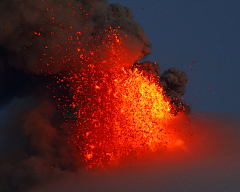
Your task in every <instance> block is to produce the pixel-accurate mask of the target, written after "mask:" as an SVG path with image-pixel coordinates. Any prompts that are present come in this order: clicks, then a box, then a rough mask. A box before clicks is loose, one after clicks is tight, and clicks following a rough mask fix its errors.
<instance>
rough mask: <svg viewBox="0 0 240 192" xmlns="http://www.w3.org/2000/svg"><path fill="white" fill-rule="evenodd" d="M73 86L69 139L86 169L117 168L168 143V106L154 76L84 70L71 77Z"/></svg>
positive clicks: (136, 72)
mask: <svg viewBox="0 0 240 192" xmlns="http://www.w3.org/2000/svg"><path fill="white" fill-rule="evenodd" d="M73 85H74V86H75V88H74V89H73V94H74V100H75V101H74V103H73V106H74V107H75V108H76V111H77V112H76V115H77V119H78V120H77V123H76V126H75V128H74V129H75V130H76V129H77V130H78V131H77V132H75V133H74V134H73V137H72V139H73V142H74V143H75V144H76V146H77V149H76V154H75V155H76V156H77V157H80V156H81V158H84V160H85V163H86V165H87V167H88V168H91V167H92V166H95V165H104V164H117V163H118V162H119V160H120V159H121V158H122V157H126V156H132V157H138V156H142V155H144V154H146V153H148V151H156V150H158V149H160V148H166V147H168V145H169V143H172V142H173V141H172V140H171V138H170V134H169V133H168V131H167V129H166V127H167V125H168V121H169V120H170V119H172V118H173V115H172V113H171V107H170V104H169V102H168V101H167V100H166V99H165V96H164V93H163V89H162V87H161V86H160V85H159V84H158V83H157V81H156V78H155V77H151V76H150V77H147V76H144V74H143V73H142V72H140V71H139V70H138V69H133V70H132V69H129V70H125V69H122V70H121V71H119V72H118V73H110V72H109V73H106V72H97V71H95V70H94V67H93V66H92V65H90V66H89V68H88V69H87V70H86V71H85V72H83V71H82V73H79V74H75V79H74V80H73ZM171 137H172V136H171Z"/></svg>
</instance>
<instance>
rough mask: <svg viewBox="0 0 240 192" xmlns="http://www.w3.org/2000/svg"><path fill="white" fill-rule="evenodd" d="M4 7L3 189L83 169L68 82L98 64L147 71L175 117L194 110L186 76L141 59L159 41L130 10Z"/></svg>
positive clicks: (66, 4)
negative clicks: (152, 38)
mask: <svg viewBox="0 0 240 192" xmlns="http://www.w3.org/2000/svg"><path fill="white" fill-rule="evenodd" d="M0 7H1V11H0V26H1V28H0V50H1V52H0V78H1V82H0V91H1V94H0V97H1V100H0V107H1V108H0V109H1V111H0V113H1V121H0V126H1V130H0V131H1V133H0V135H1V136H0V141H1V150H0V169H1V173H0V191H6V192H7V191H26V190H27V189H29V188H31V187H33V186H34V185H35V184H37V183H41V182H42V181H51V180H52V179H55V178H58V177H60V176H61V175H64V174H66V173H70V172H74V171H76V170H77V169H78V168H79V167H81V166H80V165H79V164H78V163H77V162H76V159H75V156H74V155H73V154H74V149H75V146H73V144H72V143H69V144H67V143H68V141H69V140H71V134H70V132H71V129H72V128H73V127H74V123H73V122H72V121H71V118H75V117H73V116H72V114H74V112H75V111H74V110H73V109H71V108H68V107H66V105H70V104H71V103H72V102H73V98H71V97H70V96H69V94H70V93H71V91H72V90H71V88H69V86H68V83H69V81H68V80H66V81H63V79H64V77H67V78H68V79H69V77H70V76H71V75H72V74H73V73H74V72H76V73H77V72H81V71H82V69H85V68H87V67H89V66H90V65H91V64H93V65H94V64H95V63H101V65H100V66H95V67H96V68H97V69H98V70H99V71H107V72H111V73H114V71H118V70H121V69H122V68H123V67H124V68H129V69H132V70H133V69H136V68H137V69H139V70H140V71H141V70H142V72H143V73H145V75H146V76H149V78H150V76H151V77H154V78H155V79H156V81H157V82H158V83H159V84H160V85H161V86H162V87H163V89H164V91H165V96H166V99H167V100H169V102H170V103H171V104H172V106H173V107H172V113H174V114H175V115H176V114H178V113H181V112H183V113H185V114H188V113H190V108H189V106H188V105H187V104H185V103H184V102H183V101H182V100H181V97H182V95H184V93H185V90H184V85H185V83H186V82H187V80H188V79H187V76H186V75H185V74H184V72H182V71H179V70H177V69H176V68H172V69H169V70H168V71H165V72H164V73H163V75H161V76H160V69H159V66H158V64H157V63H152V62H143V63H139V62H137V60H139V59H141V58H144V57H145V56H146V55H148V54H150V50H151V44H150V43H149V41H148V37H147V36H146V35H145V33H144V31H143V29H142V27H141V26H140V25H139V24H138V23H136V22H135V21H134V17H133V15H132V12H131V10H130V9H129V8H126V7H122V6H121V5H119V4H111V5H109V4H108V2H107V1H106V0H80V1H78V0H69V1H64V0H61V1H55V0H48V1H47V0H37V1H32V0H12V1H9V0H3V1H1V2H0ZM112 30H115V31H114V35H115V36H116V39H117V40H118V38H119V39H121V43H120V45H121V47H118V46H114V43H113V39H112V37H109V32H111V31H112ZM102 42H106V43H102ZM114 42H115V40H114ZM106 50H107V51H106ZM113 58H114V59H113ZM95 61H97V62H95ZM66 109H67V110H66Z"/></svg>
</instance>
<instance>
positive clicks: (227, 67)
mask: <svg viewBox="0 0 240 192" xmlns="http://www.w3.org/2000/svg"><path fill="white" fill-rule="evenodd" d="M109 3H120V4H122V5H124V6H128V7H129V8H130V9H131V10H132V12H133V15H134V18H135V20H136V22H138V23H140V24H141V25H142V27H143V29H144V32H145V33H146V35H147V36H148V38H149V41H150V43H151V44H152V52H151V54H150V55H149V56H147V57H146V58H144V60H150V61H155V62H157V63H159V65H160V70H161V71H162V72H163V71H165V70H167V69H168V68H171V67H176V68H178V69H180V70H182V71H184V72H185V73H186V74H187V76H188V79H189V81H188V83H187V84H186V95H185V96H184V101H185V102H187V103H189V105H190V106H191V108H192V113H193V114H196V113H198V112H199V111H201V112H203V111H211V112H214V111H215V112H223V113H235V114H240V110H239V107H240V101H239V98H240V88H239V87H240V79H239V78H238V76H239V71H240V65H239V62H240V59H239V53H240V38H239V37H240V25H239V23H240V2H239V1H237V0H230V1H224V0H219V1H207V0H203V1H191V0H181V1H178V0H169V1H159V0H149V1H146V0H138V1H136V0H121V1H118V0H110V1H109Z"/></svg>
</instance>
